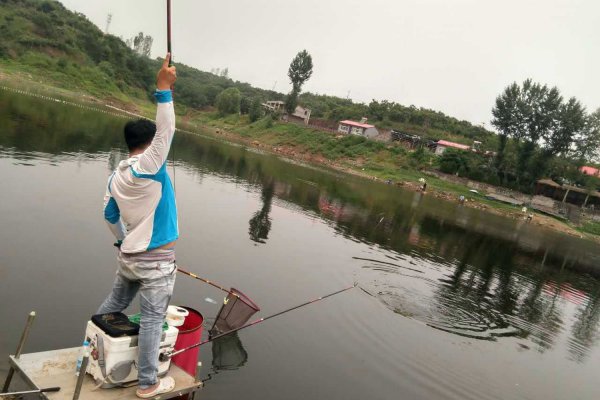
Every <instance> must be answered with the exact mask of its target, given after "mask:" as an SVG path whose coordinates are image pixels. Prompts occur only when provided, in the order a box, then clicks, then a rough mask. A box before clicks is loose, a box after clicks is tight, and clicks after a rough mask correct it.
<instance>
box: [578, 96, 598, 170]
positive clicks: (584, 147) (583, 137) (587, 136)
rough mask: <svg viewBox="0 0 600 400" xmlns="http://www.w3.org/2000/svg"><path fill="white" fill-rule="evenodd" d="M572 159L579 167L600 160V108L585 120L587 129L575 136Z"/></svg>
mask: <svg viewBox="0 0 600 400" xmlns="http://www.w3.org/2000/svg"><path fill="white" fill-rule="evenodd" d="M573 147H574V148H573V154H572V157H573V158H574V159H575V160H576V163H577V165H578V166H582V165H584V164H585V163H591V162H594V161H596V162H597V161H598V159H600V108H598V109H597V110H596V111H594V112H593V113H591V114H589V115H588V116H587V117H586V119H585V127H584V129H583V130H581V131H579V132H578V133H577V134H576V135H575V139H574V146H573Z"/></svg>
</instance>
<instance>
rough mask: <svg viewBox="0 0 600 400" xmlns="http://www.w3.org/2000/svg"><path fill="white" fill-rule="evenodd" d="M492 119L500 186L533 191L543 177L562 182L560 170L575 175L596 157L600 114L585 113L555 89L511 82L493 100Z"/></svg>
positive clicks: (532, 83) (576, 101)
mask: <svg viewBox="0 0 600 400" xmlns="http://www.w3.org/2000/svg"><path fill="white" fill-rule="evenodd" d="M492 115H493V119H492V125H493V126H494V127H496V128H497V129H498V137H499V142H498V147H497V153H496V157H495V160H494V168H495V172H496V173H497V174H498V177H499V179H500V181H501V182H504V183H506V182H507V181H510V180H512V181H513V183H514V185H515V186H517V187H521V188H523V189H527V188H531V186H532V185H533V184H534V183H535V181H536V180H538V179H539V178H541V177H545V176H548V175H554V176H555V177H556V178H559V179H560V178H561V176H560V175H564V173H565V171H564V166H565V165H564V164H566V165H567V166H570V167H571V169H573V168H575V169H578V168H579V167H581V166H583V165H585V164H588V163H593V162H594V161H596V160H597V159H598V156H599V155H600V153H599V150H600V109H598V110H596V111H595V112H592V113H588V112H587V110H586V108H585V107H584V106H583V105H582V104H581V102H580V101H579V100H577V99H576V98H575V97H571V98H569V99H565V98H564V97H563V96H562V94H561V93H560V90H559V89H558V88H557V87H549V86H548V85H545V84H541V83H537V82H534V81H533V80H531V79H527V80H525V81H524V82H523V83H522V84H520V85H519V84H517V83H516V82H513V83H512V84H511V85H509V86H508V87H506V88H505V89H504V91H503V92H502V93H501V94H500V95H499V96H498V97H497V98H496V103H495V106H494V108H493V109H492ZM509 141H511V142H512V143H511V144H512V145H511V146H509V145H508V144H509ZM561 162H562V164H563V166H562V168H560V164H561ZM575 180H577V179H575ZM579 180H581V179H579ZM574 183H576V182H574Z"/></svg>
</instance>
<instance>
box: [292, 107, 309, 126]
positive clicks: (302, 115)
mask: <svg viewBox="0 0 600 400" xmlns="http://www.w3.org/2000/svg"><path fill="white" fill-rule="evenodd" d="M292 117H296V118H298V119H301V120H302V121H304V124H305V125H308V121H310V109H308V108H304V107H301V106H296V109H295V110H294V113H293V114H292Z"/></svg>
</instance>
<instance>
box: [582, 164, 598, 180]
mask: <svg viewBox="0 0 600 400" xmlns="http://www.w3.org/2000/svg"><path fill="white" fill-rule="evenodd" d="M579 171H580V172H581V173H583V174H585V175H590V176H595V177H596V178H600V169H598V168H594V167H589V166H587V165H586V166H583V167H580V168H579Z"/></svg>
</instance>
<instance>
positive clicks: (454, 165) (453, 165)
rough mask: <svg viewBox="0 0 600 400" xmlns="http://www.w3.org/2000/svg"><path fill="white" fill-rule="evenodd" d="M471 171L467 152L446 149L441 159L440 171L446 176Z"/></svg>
mask: <svg viewBox="0 0 600 400" xmlns="http://www.w3.org/2000/svg"><path fill="white" fill-rule="evenodd" d="M468 170H469V166H468V160H467V157H466V156H465V152H464V151H461V150H454V149H446V150H445V151H444V154H442V156H441V157H440V171H442V172H444V173H446V174H456V173H457V172H459V171H460V172H466V171H468Z"/></svg>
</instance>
